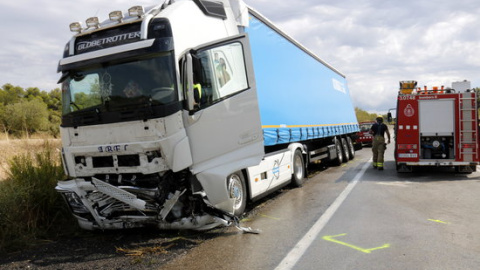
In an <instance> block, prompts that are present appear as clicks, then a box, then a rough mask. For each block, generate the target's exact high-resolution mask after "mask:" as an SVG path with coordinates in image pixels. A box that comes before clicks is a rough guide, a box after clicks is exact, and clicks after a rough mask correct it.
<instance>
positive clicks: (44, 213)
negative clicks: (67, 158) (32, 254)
mask: <svg viewBox="0 0 480 270" xmlns="http://www.w3.org/2000/svg"><path fill="white" fill-rule="evenodd" d="M53 151H54V150H53V148H52V147H48V146H46V147H44V148H43V149H42V150H40V151H38V152H37V153H35V154H25V155H20V156H15V157H13V158H12V159H11V160H10V172H9V175H8V177H7V179H6V180H4V181H1V182H0V252H9V251H14V250H19V249H22V248H26V247H27V246H29V245H31V244H35V243H37V242H38V241H41V240H46V239H54V238H56V237H58V236H60V235H62V233H68V231H70V232H72V230H74V228H76V226H75V223H74V221H73V219H72V217H71V214H70V213H69V212H68V210H67V207H66V204H65V202H64V201H63V199H62V197H61V196H60V194H58V193H57V192H56V191H55V186H56V184H57V181H58V180H61V179H63V178H64V177H65V176H64V173H63V169H62V166H61V165H60V162H59V157H58V154H56V153H54V152H53Z"/></svg>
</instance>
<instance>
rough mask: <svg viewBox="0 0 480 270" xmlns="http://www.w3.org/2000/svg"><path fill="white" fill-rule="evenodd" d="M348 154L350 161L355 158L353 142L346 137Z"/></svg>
mask: <svg viewBox="0 0 480 270" xmlns="http://www.w3.org/2000/svg"><path fill="white" fill-rule="evenodd" d="M347 145H348V152H350V156H349V157H350V159H354V158H355V147H354V146H353V141H352V138H350V136H348V137H347Z"/></svg>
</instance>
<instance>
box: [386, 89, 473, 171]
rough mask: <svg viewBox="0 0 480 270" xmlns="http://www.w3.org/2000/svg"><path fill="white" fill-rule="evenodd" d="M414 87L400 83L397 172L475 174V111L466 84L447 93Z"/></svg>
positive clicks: (396, 148)
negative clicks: (426, 169)
mask: <svg viewBox="0 0 480 270" xmlns="http://www.w3.org/2000/svg"><path fill="white" fill-rule="evenodd" d="M416 85H417V82H416V81H401V82H400V91H399V95H398V99H397V120H396V124H395V139H396V144H395V162H396V167H397V171H398V172H411V171H412V169H413V168H414V167H416V166H449V167H454V168H455V170H456V171H457V172H462V173H471V172H474V171H476V168H477V164H479V161H480V158H479V156H480V155H479V147H478V139H479V134H478V109H477V96H476V93H475V91H472V90H470V82H468V81H463V82H455V83H453V84H452V88H448V89H445V88H444V87H443V86H442V87H440V88H438V87H433V88H432V89H427V87H426V86H425V87H424V88H423V89H421V88H416ZM389 118H391V115H389Z"/></svg>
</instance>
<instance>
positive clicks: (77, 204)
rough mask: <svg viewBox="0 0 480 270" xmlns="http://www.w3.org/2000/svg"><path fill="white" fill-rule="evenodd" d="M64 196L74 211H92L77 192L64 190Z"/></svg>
mask: <svg viewBox="0 0 480 270" xmlns="http://www.w3.org/2000/svg"><path fill="white" fill-rule="evenodd" d="M62 195H63V197H64V198H65V200H66V201H67V203H68V205H69V206H70V208H72V212H74V213H76V214H87V213H90V211H88V209H87V207H85V205H84V204H83V202H82V199H80V197H79V196H78V195H77V194H76V193H75V192H62Z"/></svg>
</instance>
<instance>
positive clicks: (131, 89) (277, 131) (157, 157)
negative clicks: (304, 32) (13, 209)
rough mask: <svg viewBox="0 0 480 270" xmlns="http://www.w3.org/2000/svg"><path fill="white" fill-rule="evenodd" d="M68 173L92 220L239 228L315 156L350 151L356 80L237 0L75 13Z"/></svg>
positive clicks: (69, 193) (68, 191) (67, 101)
mask: <svg viewBox="0 0 480 270" xmlns="http://www.w3.org/2000/svg"><path fill="white" fill-rule="evenodd" d="M70 29H71V30H72V31H74V32H75V35H74V36H73V37H72V39H71V40H70V41H69V42H68V43H67V45H66V47H65V51H64V55H63V58H62V59H61V60H60V62H59V65H58V71H59V72H61V74H62V76H61V79H60V81H59V83H61V85H62V93H63V97H62V98H63V117H62V125H61V135H62V144H63V148H62V149H63V150H62V158H63V164H64V168H65V172H66V173H67V175H68V176H69V180H66V181H59V182H58V185H57V190H58V191H59V192H60V193H61V194H62V195H63V196H64V198H65V199H66V201H67V203H68V205H69V206H70V209H71V211H72V213H73V215H74V216H75V217H76V218H77V220H78V222H79V225H80V226H81V227H82V228H84V229H121V228H132V227H143V226H151V225H153V226H157V227H158V228H161V229H195V230H205V229H210V228H213V227H217V226H222V225H229V224H232V222H235V220H237V219H236V217H238V216H240V215H241V214H242V213H243V212H244V211H245V207H246V203H247V202H248V201H249V200H255V199H258V198H260V197H262V196H264V195H266V194H268V193H270V192H272V191H274V190H277V189H279V188H281V187H283V186H285V185H287V184H289V183H293V185H296V186H301V185H302V184H303V182H304V180H305V177H306V168H307V164H309V163H312V162H322V161H323V162H325V161H332V162H333V163H337V164H340V163H342V162H346V161H348V160H349V159H351V158H353V156H354V154H355V152H354V149H353V144H352V136H354V134H355V133H356V132H357V131H358V124H357V120H356V117H355V113H354V109H353V106H352V103H351V100H350V95H349V90H348V87H347V82H346V80H345V76H344V75H343V74H341V73H340V72H339V71H338V70H336V69H335V68H333V67H332V66H330V65H328V64H327V63H325V62H324V61H322V60H321V59H319V58H318V57H317V56H316V55H314V54H313V53H312V52H311V51H309V50H308V49H306V48H305V47H303V46H302V45H301V44H299V43H298V42H296V41H295V40H294V39H293V38H291V37H289V36H288V35H286V34H285V33H284V32H282V31H281V30H280V29H278V28H277V27H276V26H275V25H274V24H273V23H271V22H270V21H269V20H268V19H266V18H265V17H263V16H262V15H261V14H259V13H258V12H257V11H255V10H254V9H252V8H250V7H248V6H246V5H245V4H244V3H243V2H242V1H238V0H230V1H229V0H220V1H218V0H217V1H210V0H183V1H172V0H169V1H165V3H163V4H161V5H157V6H153V7H148V8H146V7H142V6H134V7H132V8H130V9H129V10H128V14H124V13H123V12H121V11H113V12H111V13H110V14H109V19H108V20H106V21H104V22H102V23H99V20H98V18H97V17H92V18H89V19H87V26H86V27H82V25H81V24H80V23H72V24H71V25H70Z"/></svg>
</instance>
